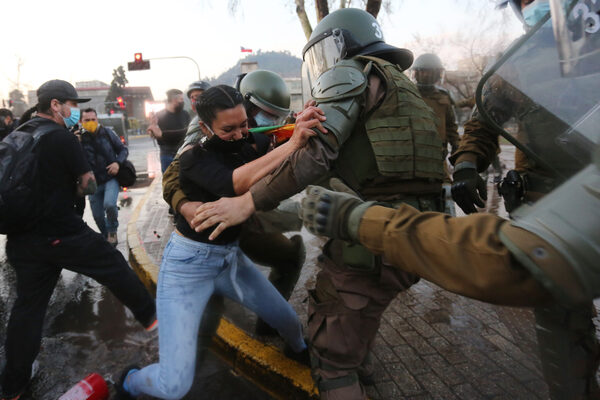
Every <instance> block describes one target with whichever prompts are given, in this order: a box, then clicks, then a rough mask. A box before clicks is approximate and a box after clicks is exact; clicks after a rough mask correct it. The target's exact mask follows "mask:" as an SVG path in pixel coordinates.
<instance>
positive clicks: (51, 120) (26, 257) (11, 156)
mask: <svg viewBox="0 0 600 400" xmlns="http://www.w3.org/2000/svg"><path fill="white" fill-rule="evenodd" d="M37 97H38V104H37V105H36V107H37V116H36V117H34V118H32V119H30V120H29V115H30V114H31V112H28V113H26V114H27V119H28V121H27V123H25V124H23V125H21V126H20V127H19V128H18V129H17V130H15V131H14V132H12V133H10V134H9V135H8V136H7V137H6V138H5V139H4V140H3V141H2V142H0V161H2V168H0V234H6V235H7V241H6V255H7V258H8V262H9V263H10V265H11V266H12V267H13V268H14V270H15V272H16V276H17V298H16V300H15V303H14V305H13V308H12V311H11V315H10V319H9V322H8V327H7V330H6V343H5V346H4V351H5V358H6V365H5V367H4V371H3V372H2V376H1V384H2V395H1V396H0V399H12V400H15V399H18V398H19V397H20V396H21V395H22V394H23V392H24V391H25V389H26V387H27V385H28V383H29V380H30V377H31V366H32V364H33V361H34V360H35V358H36V356H37V354H38V352H39V349H40V343H41V336H42V326H43V322H44V315H45V313H46V308H47V306H48V302H49V301H50V297H51V295H52V292H53V291H54V287H55V285H56V283H57V281H58V279H59V277H60V273H61V270H62V268H67V269H69V270H71V271H74V272H78V273H81V274H84V275H87V276H89V277H91V278H93V279H95V280H96V281H97V282H99V283H100V284H102V285H105V286H106V287H107V288H108V289H109V290H110V291H111V292H112V293H113V294H114V295H115V296H116V297H117V298H118V299H119V300H120V301H121V302H122V303H123V304H124V305H126V306H127V307H128V308H129V309H130V310H131V312H132V313H133V315H134V316H135V318H136V319H137V320H138V321H139V322H140V323H141V324H142V325H143V326H144V327H146V329H148V330H152V329H154V328H156V326H157V321H156V309H155V305H154V300H153V299H152V297H151V296H150V294H149V293H148V292H147V291H146V289H145V287H144V286H143V284H142V283H141V282H140V280H139V279H138V278H137V276H136V275H135V273H134V272H133V271H132V270H131V268H129V265H128V264H127V261H125V258H123V255H122V254H121V253H120V252H119V251H118V250H117V249H115V248H114V247H113V246H111V245H110V244H109V243H108V242H107V241H106V240H104V238H103V237H102V236H101V235H100V234H98V233H96V232H94V231H93V230H92V229H90V228H89V227H88V226H87V225H86V224H85V223H84V222H83V220H82V219H81V218H80V217H79V216H78V215H77V214H76V213H75V209H74V207H73V204H74V200H75V198H76V196H77V195H79V196H84V195H86V194H92V193H93V192H94V191H95V189H96V180H95V178H94V174H93V173H92V171H91V168H90V166H89V164H88V162H87V161H86V159H85V156H84V154H83V150H82V148H81V145H80V144H79V141H78V140H77V138H76V137H75V135H73V134H72V133H71V132H69V130H68V129H69V128H71V127H72V126H73V125H75V124H76V123H77V122H78V121H79V108H77V104H78V103H83V102H86V101H89V99H84V98H80V97H79V96H78V94H77V92H76V91H75V88H74V87H73V86H72V85H71V84H70V83H68V82H65V81H61V80H52V81H48V82H46V83H44V84H43V85H42V86H40V88H39V89H38V90H37ZM30 111H31V110H30Z"/></svg>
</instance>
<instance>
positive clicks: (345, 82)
mask: <svg viewBox="0 0 600 400" xmlns="http://www.w3.org/2000/svg"><path fill="white" fill-rule="evenodd" d="M303 58H304V66H303V79H304V81H303V86H304V87H310V88H312V97H313V99H314V100H315V101H316V103H317V104H318V107H319V108H320V109H322V110H323V112H324V113H325V117H326V118H327V119H326V120H325V121H324V122H323V126H324V127H325V128H326V129H327V130H328V133H327V134H323V133H318V134H319V136H318V137H316V138H314V139H311V140H309V143H308V144H307V146H306V147H305V148H304V149H303V150H301V151H298V152H296V153H294V154H292V155H291V156H290V157H289V158H288V159H287V160H286V161H285V162H284V163H283V164H282V165H281V166H280V167H279V168H278V169H277V170H276V171H275V172H273V173H272V174H271V175H270V176H267V177H266V178H264V179H263V180H261V181H259V182H257V183H256V184H255V185H254V186H253V187H252V188H251V189H250V191H249V192H248V193H247V194H245V195H242V196H240V197H236V198H230V199H226V198H222V199H221V200H219V201H217V202H215V203H207V204H205V205H203V206H201V207H200V208H199V209H198V211H197V217H196V219H195V221H194V222H193V223H194V224H196V225H197V228H196V229H199V230H201V229H204V228H207V227H209V226H213V225H215V224H217V228H216V229H215V231H213V236H216V235H218V233H219V232H220V231H222V229H224V228H226V227H227V226H229V225H235V224H237V223H239V222H241V221H243V220H245V219H246V218H247V217H248V216H249V215H251V214H252V213H253V212H254V211H255V210H266V209H270V208H273V207H275V206H276V205H277V204H278V202H279V201H281V200H283V199H286V198H288V197H289V196H291V195H293V194H295V193H297V192H298V191H300V190H302V189H303V188H304V187H306V185H308V184H309V183H314V182H317V181H318V180H322V179H323V178H325V177H327V176H329V175H330V174H332V173H333V174H335V175H337V176H339V177H341V178H342V179H343V180H344V181H345V182H346V183H347V184H348V185H349V186H351V187H352V188H353V189H355V190H356V191H357V192H359V193H360V194H361V196H364V198H366V199H369V200H377V201H386V202H389V203H390V204H396V205H400V204H403V203H408V204H411V205H413V206H415V207H417V208H418V209H420V210H424V211H425V210H439V211H441V210H442V209H443V205H442V196H441V185H442V180H443V178H444V168H443V162H444V155H443V152H442V142H441V139H440V137H439V135H438V132H437V129H436V125H435V115H434V113H433V111H432V110H431V108H429V107H428V106H427V105H426V104H425V102H424V101H423V99H422V98H421V97H420V95H419V94H418V90H417V88H416V87H415V85H414V84H413V83H412V82H411V81H410V80H409V78H408V77H407V76H406V75H405V74H404V73H403V71H404V70H406V69H408V68H409V67H410V65H411V63H412V61H413V56H412V53H411V52H410V51H408V50H406V49H400V48H396V47H393V46H390V45H389V44H387V43H385V41H384V40H383V34H382V32H381V28H380V26H379V24H378V23H377V21H376V20H375V18H373V16H372V15H370V14H369V13H367V12H365V11H363V10H359V9H353V8H345V9H340V10H337V11H335V12H332V13H331V14H329V15H328V16H327V17H325V18H323V19H322V20H321V21H320V22H319V24H318V25H317V26H316V27H315V29H314V31H313V33H312V35H311V37H310V39H309V41H308V44H307V45H306V46H305V48H304V50H303ZM318 262H319V266H320V267H321V271H320V272H319V274H318V276H317V282H316V288H315V290H314V291H312V292H311V293H310V298H309V317H308V333H309V339H310V341H311V359H312V363H313V368H312V370H313V376H314V377H315V382H316V384H317V386H318V388H319V392H320V395H321V398H323V399H349V400H354V399H364V398H366V394H365V391H364V389H363V387H362V385H361V383H360V382H359V374H361V375H362V378H363V380H365V378H367V377H368V373H369V372H368V371H364V369H363V368H361V366H362V367H364V366H365V362H366V360H367V354H368V352H369V350H370V347H371V346H372V345H373V341H374V339H375V334H376V332H377V329H378V327H379V321H380V318H381V315H382V314H383V311H384V310H385V309H386V307H387V306H388V305H389V303H390V302H391V301H392V300H393V299H394V298H395V297H396V295H397V294H398V293H399V292H401V291H403V290H406V289H407V288H408V287H410V286H411V285H412V284H414V283H415V282H416V281H417V280H418V277H417V276H416V275H414V274H410V273H405V272H403V271H401V270H398V269H394V268H392V267H390V266H389V265H387V264H386V263H384V262H383V260H382V259H381V257H377V256H375V255H374V254H373V253H371V252H370V251H368V250H367V249H366V248H365V247H363V246H360V245H349V244H348V243H345V242H343V241H340V240H332V241H330V242H328V243H327V244H326V245H325V247H324V249H323V254H322V255H321V256H320V257H319V261H318ZM381 282H386V284H385V285H384V286H383V287H382V285H381ZM361 371H364V372H365V373H361Z"/></svg>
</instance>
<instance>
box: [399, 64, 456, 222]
mask: <svg viewBox="0 0 600 400" xmlns="http://www.w3.org/2000/svg"><path fill="white" fill-rule="evenodd" d="M411 70H412V72H413V79H414V80H415V81H416V82H417V88H418V89H419V93H421V96H422V97H423V100H425V103H427V105H428V106H429V107H431V109H432V110H433V112H434V113H435V115H436V116H437V118H438V119H437V121H436V124H437V130H438V133H439V135H440V138H441V139H442V146H443V151H444V159H445V158H446V156H447V155H448V143H449V144H450V147H451V149H452V152H454V150H456V149H457V148H458V143H459V141H460V137H459V136H458V125H456V114H455V113H454V101H453V100H452V96H451V95H450V92H448V91H447V90H446V89H445V88H443V87H442V86H438V85H437V83H438V82H440V81H441V80H442V76H443V73H444V66H443V65H442V60H440V58H439V57H438V56H437V55H435V54H432V53H425V54H421V55H420V56H419V57H417V59H416V60H415V62H414V63H413V65H412V67H411ZM444 171H445V175H446V177H445V178H444V185H443V187H444V194H445V207H446V212H447V213H448V214H450V215H456V212H455V210H454V208H455V207H454V202H453V201H452V197H451V194H450V174H449V172H448V166H447V164H446V162H444Z"/></svg>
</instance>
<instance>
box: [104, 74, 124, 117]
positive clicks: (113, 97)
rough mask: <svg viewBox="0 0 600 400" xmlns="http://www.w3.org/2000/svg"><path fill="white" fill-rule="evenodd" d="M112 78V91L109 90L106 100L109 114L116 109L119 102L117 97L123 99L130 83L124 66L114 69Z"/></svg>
mask: <svg viewBox="0 0 600 400" xmlns="http://www.w3.org/2000/svg"><path fill="white" fill-rule="evenodd" d="M112 76H113V79H112V81H111V82H110V89H109V90H108V94H107V95H106V99H104V102H105V103H106V112H107V113H110V110H113V109H115V106H114V105H115V102H116V101H117V97H119V96H121V97H123V94H124V93H125V90H124V88H125V86H126V85H127V84H128V83H129V81H128V80H127V77H126V76H125V69H124V68H123V66H122V65H119V67H118V68H116V69H113V73H112Z"/></svg>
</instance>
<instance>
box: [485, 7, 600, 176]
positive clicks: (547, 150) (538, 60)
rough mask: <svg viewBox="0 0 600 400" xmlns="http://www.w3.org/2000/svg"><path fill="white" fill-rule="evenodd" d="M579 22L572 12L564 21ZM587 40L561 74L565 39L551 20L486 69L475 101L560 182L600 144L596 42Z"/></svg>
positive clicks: (598, 51)
mask: <svg viewBox="0 0 600 400" xmlns="http://www.w3.org/2000/svg"><path fill="white" fill-rule="evenodd" d="M578 4H585V2H583V1H581V2H578ZM573 18H574V19H573ZM577 19H579V17H578V16H577V15H576V14H570V15H569V16H568V18H567V23H573V24H575V23H576V22H577V21H576V20H577ZM579 23H581V22H579ZM586 37H587V39H586V38H583V42H582V43H583V44H584V48H586V49H587V50H586V52H585V54H584V53H578V54H580V56H579V57H577V59H576V60H572V61H573V63H572V67H573V68H571V69H570V72H569V73H565V72H566V71H565V69H564V68H563V67H564V66H565V63H564V60H563V59H561V56H560V54H561V53H560V46H561V45H560V42H561V40H565V39H564V38H561V37H560V36H556V37H555V35H554V33H553V29H552V20H550V19H549V20H547V21H546V22H545V23H544V24H543V25H542V26H540V27H538V28H537V29H535V30H534V31H531V32H529V33H528V34H527V35H526V39H525V40H524V41H519V42H518V43H516V45H515V46H514V47H513V48H511V49H509V50H508V51H507V52H506V54H505V56H503V57H502V58H501V59H500V60H499V61H498V63H496V64H495V65H494V66H493V67H492V68H491V69H490V72H489V73H488V74H486V75H485V76H484V78H483V79H482V82H481V83H480V86H481V94H482V96H481V97H480V98H478V99H477V104H478V110H479V112H480V113H481V114H482V116H483V117H484V118H485V119H487V120H488V121H489V122H490V123H492V125H496V126H498V127H500V128H503V131H502V134H503V135H504V136H505V137H506V138H507V139H508V140H510V141H511V142H513V143H515V144H518V146H519V148H521V149H522V150H524V151H525V152H526V154H527V155H528V156H530V157H533V158H534V160H535V161H536V162H538V163H541V165H543V166H544V169H547V170H549V171H552V172H554V174H555V175H558V176H559V177H562V178H568V177H569V176H571V175H572V174H573V173H575V172H577V171H578V170H580V169H581V168H583V167H584V166H586V165H587V164H588V163H590V162H591V158H592V152H593V151H594V149H595V148H597V146H598V145H600V131H599V130H598V126H600V67H599V65H600V41H598V39H597V37H594V36H593V34H587V35H586ZM583 55H585V57H583ZM570 64H571V63H570ZM511 139H512V140H511ZM536 157H537V159H536Z"/></svg>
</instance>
